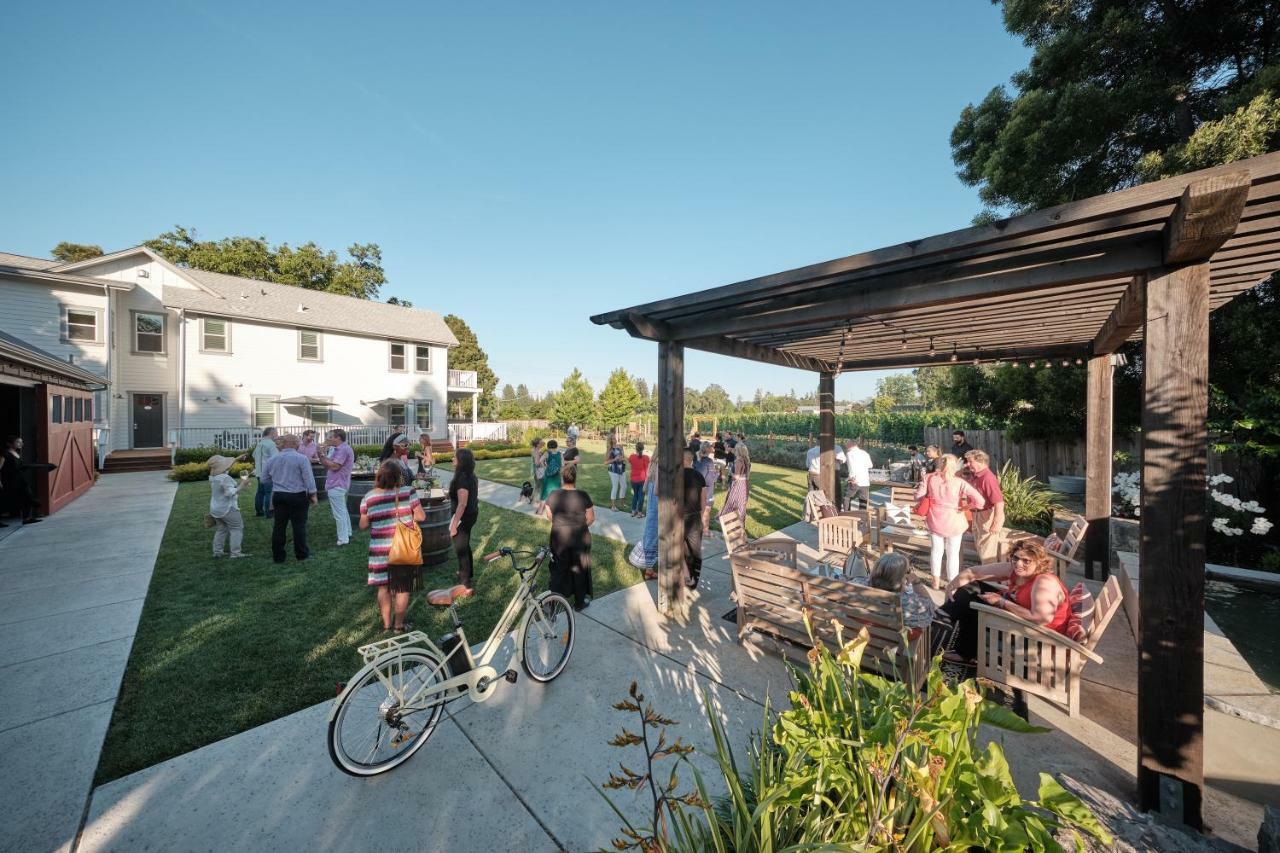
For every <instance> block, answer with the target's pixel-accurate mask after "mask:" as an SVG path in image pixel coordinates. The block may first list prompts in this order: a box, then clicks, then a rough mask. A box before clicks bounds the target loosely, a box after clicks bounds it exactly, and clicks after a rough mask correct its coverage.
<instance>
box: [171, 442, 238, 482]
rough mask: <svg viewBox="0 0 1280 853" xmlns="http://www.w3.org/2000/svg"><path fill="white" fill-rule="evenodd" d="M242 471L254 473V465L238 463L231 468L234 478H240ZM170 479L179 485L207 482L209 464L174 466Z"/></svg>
mask: <svg viewBox="0 0 1280 853" xmlns="http://www.w3.org/2000/svg"><path fill="white" fill-rule="evenodd" d="M193 449H194V448H193ZM209 455H210V456H213V455H215V454H214V453H210V454H209ZM223 455H225V454H223ZM242 471H250V472H252V471H253V465H252V464H251V463H249V462H237V463H236V464H234V465H232V466H231V476H232V477H239V476H240V473H241V472H242ZM169 479H170V480H176V481H178V482H179V483H195V482H199V481H200V480H207V479H209V463H208V462H187V463H185V464H182V465H174V466H173V468H171V469H170V470H169Z"/></svg>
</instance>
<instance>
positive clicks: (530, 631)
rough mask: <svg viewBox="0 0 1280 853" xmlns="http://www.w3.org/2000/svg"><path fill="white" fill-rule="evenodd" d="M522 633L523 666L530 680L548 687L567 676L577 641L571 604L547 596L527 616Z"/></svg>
mask: <svg viewBox="0 0 1280 853" xmlns="http://www.w3.org/2000/svg"><path fill="white" fill-rule="evenodd" d="M520 633H521V636H522V638H523V642H522V644H521V646H522V648H521V653H520V665H521V666H523V667H524V671H525V672H526V673H527V674H528V676H529V677H530V678H532V679H533V680H534V681H537V682H540V683H543V684H545V683H546V682H548V681H550V680H551V679H553V678H555V677H556V676H557V675H559V674H560V673H561V672H564V667H565V664H567V663H568V662H569V655H570V654H572V653H573V639H574V625H573V607H572V606H570V604H569V600H568V599H567V598H565V597H564V596H563V595H560V594H559V593H556V592H544V593H543V594H542V595H541V596H539V597H538V600H537V602H536V603H535V604H534V606H533V607H530V608H529V609H528V610H527V611H526V612H525V617H524V625H522V626H521V629H520Z"/></svg>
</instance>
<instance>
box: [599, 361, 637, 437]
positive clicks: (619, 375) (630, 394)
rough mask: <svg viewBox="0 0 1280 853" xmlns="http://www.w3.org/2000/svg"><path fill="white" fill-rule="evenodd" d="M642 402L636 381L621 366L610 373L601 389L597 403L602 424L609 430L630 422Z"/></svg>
mask: <svg viewBox="0 0 1280 853" xmlns="http://www.w3.org/2000/svg"><path fill="white" fill-rule="evenodd" d="M641 402H642V400H641V398H640V392H639V391H637V390H636V383H635V382H634V381H632V379H631V377H630V376H628V375H627V371H625V370H623V369H622V368H621V367H619V368H618V369H617V370H615V371H613V373H611V374H609V381H608V382H606V383H605V386H604V388H602V389H600V399H599V401H598V404H597V408H598V410H599V413H600V415H599V417H600V426H601V427H603V428H604V429H606V430H608V429H613V428H614V427H619V426H623V425H625V424H627V423H630V421H631V419H632V418H633V417H635V414H636V412H637V411H639V409H640V404H641Z"/></svg>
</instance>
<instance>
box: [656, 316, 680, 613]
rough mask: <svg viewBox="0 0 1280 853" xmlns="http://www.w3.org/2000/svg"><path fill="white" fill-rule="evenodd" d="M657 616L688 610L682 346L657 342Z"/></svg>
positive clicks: (674, 343)
mask: <svg viewBox="0 0 1280 853" xmlns="http://www.w3.org/2000/svg"><path fill="white" fill-rule="evenodd" d="M655 450H656V451H657V454H658V611H659V612H661V613H664V614H666V615H668V616H679V615H680V614H681V613H682V612H683V608H684V599H685V595H684V583H683V580H684V515H683V513H682V512H681V508H680V483H681V478H682V477H683V474H682V473H681V468H683V467H684V344H681V343H678V342H676V341H659V342H658V446H657V447H656V448H655Z"/></svg>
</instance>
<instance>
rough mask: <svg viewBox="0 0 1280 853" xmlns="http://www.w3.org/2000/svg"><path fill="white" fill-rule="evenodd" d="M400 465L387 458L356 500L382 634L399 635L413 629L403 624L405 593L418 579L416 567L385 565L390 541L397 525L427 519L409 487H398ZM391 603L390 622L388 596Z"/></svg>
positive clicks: (405, 623) (407, 604) (410, 589)
mask: <svg viewBox="0 0 1280 853" xmlns="http://www.w3.org/2000/svg"><path fill="white" fill-rule="evenodd" d="M400 474H401V471H400V464H399V463H398V462H396V461H394V460H391V459H388V460H387V461H386V462H383V463H382V466H381V467H380V468H378V476H377V478H376V479H375V480H374V486H375V487H376V488H373V489H370V490H369V491H368V493H366V494H365V496H364V497H363V498H361V500H360V529H361V530H370V529H371V528H372V530H371V532H370V534H369V586H373V587H377V589H378V610H379V611H380V612H381V614H382V631H383V633H385V634H391V633H395V634H399V633H402V632H404V631H408V630H410V629H412V628H413V626H412V625H410V624H408V623H407V622H405V621H404V614H405V613H406V612H407V611H408V610H409V593H411V592H413V582H414V581H415V580H416V579H417V577H418V570H419V569H420V568H421V567H420V566H392V565H388V564H387V555H388V554H390V553H391V538H392V536H393V535H394V534H395V529H396V524H397V523H413V522H422V521H426V520H427V516H426V514H425V513H424V512H423V511H422V505H421V504H419V503H418V498H417V495H416V494H415V493H414V491H413V487H412V486H410V485H407V484H406V485H403V486H402V485H400ZM393 596H394V604H395V622H394V623H393V622H392V621H391V611H392V603H393V601H392V597H393Z"/></svg>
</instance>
